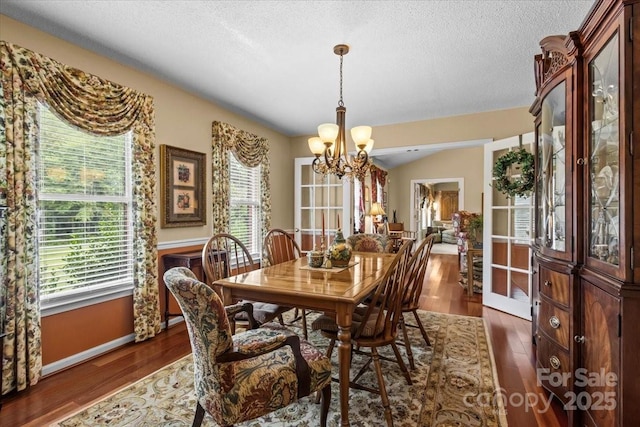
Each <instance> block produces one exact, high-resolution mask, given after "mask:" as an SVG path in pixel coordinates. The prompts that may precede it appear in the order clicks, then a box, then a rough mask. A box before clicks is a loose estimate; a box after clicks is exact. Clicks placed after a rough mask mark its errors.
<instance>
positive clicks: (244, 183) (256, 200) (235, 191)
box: [229, 152, 262, 261]
mask: <svg viewBox="0 0 640 427" xmlns="http://www.w3.org/2000/svg"><path fill="white" fill-rule="evenodd" d="M229 176H230V181H231V182H230V187H231V191H230V201H229V219H230V220H229V228H230V233H231V234H233V235H234V236H236V237H237V238H238V239H240V241H241V242H242V243H243V244H244V245H245V246H246V247H247V249H248V250H249V252H250V253H251V256H252V257H253V258H254V261H258V260H259V259H260V254H261V253H262V238H261V234H260V229H261V224H262V216H261V212H262V210H261V205H260V194H261V192H260V166H257V167H255V168H248V167H246V166H244V165H242V164H241V163H240V162H239V161H238V160H236V158H235V156H234V155H233V153H231V152H230V153H229Z"/></svg>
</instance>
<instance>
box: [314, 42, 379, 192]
mask: <svg viewBox="0 0 640 427" xmlns="http://www.w3.org/2000/svg"><path fill="white" fill-rule="evenodd" d="M333 52H334V53H335V54H336V55H339V56H340V100H339V101H338V107H337V108H336V123H335V124H334V123H323V124H321V125H320V126H318V136H314V137H312V138H309V149H310V150H311V152H312V153H313V155H314V156H316V158H315V159H313V163H312V164H311V166H312V167H313V170H314V172H315V173H318V174H322V175H331V174H333V175H336V176H337V177H338V178H340V179H341V178H342V177H343V176H346V177H347V178H356V179H358V180H363V179H364V177H365V175H366V174H367V172H368V170H369V166H370V165H371V161H370V159H369V152H370V151H371V149H372V148H373V139H371V126H356V127H354V128H353V129H351V138H352V139H353V141H354V143H355V145H356V148H357V154H356V155H355V156H350V155H349V154H348V153H347V141H346V134H345V130H344V121H345V113H346V112H347V109H346V108H345V106H344V101H343V100H342V60H343V56H344V55H346V54H347V53H349V46H347V45H346V44H339V45H337V46H335V47H334V48H333ZM321 157H324V158H321Z"/></svg>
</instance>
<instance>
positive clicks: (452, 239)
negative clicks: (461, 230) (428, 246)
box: [432, 220, 458, 245]
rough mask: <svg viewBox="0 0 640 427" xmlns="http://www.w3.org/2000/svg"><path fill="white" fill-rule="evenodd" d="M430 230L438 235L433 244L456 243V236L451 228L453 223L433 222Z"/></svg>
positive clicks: (454, 230)
mask: <svg viewBox="0 0 640 427" xmlns="http://www.w3.org/2000/svg"><path fill="white" fill-rule="evenodd" d="M432 228H433V230H434V231H435V232H437V233H438V235H437V236H436V237H435V239H434V240H433V242H434V243H450V244H454V245H455V244H457V243H458V235H457V233H456V229H455V228H454V227H453V221H450V220H449V221H445V220H435V221H433V222H432Z"/></svg>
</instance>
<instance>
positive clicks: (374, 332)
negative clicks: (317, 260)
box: [311, 241, 412, 426]
mask: <svg viewBox="0 0 640 427" xmlns="http://www.w3.org/2000/svg"><path fill="white" fill-rule="evenodd" d="M411 246H412V242H410V241H407V242H405V244H403V245H402V246H401V247H400V249H399V250H398V253H397V254H396V256H395V257H394V259H393V261H392V263H391V265H390V266H389V269H388V270H387V271H386V273H385V275H384V276H383V278H382V280H381V281H380V283H379V284H378V286H377V287H376V289H375V291H374V292H373V293H372V294H371V296H370V297H371V299H370V302H369V303H367V304H361V305H359V306H358V307H356V309H355V310H354V312H353V316H352V319H353V321H352V325H351V343H352V347H353V350H352V353H354V354H362V355H366V356H368V357H369V359H368V360H367V362H366V363H365V364H364V365H363V367H362V369H360V371H358V373H357V374H356V375H355V377H354V378H353V380H351V381H350V382H349V387H351V388H356V389H359V390H366V391H369V392H371V393H376V394H379V395H380V398H381V400H382V406H383V407H384V417H385V419H386V421H387V425H388V426H393V415H392V413H391V406H390V404H389V397H388V395H387V390H386V388H385V384H384V376H383V374H382V366H381V364H380V359H382V358H384V357H383V356H381V355H380V354H379V353H378V348H380V347H384V346H391V348H392V349H393V352H394V354H395V356H396V361H397V363H398V365H399V367H400V369H401V370H402V373H403V375H404V377H405V378H406V380H407V383H408V384H409V385H411V384H412V381H411V376H410V375H409V370H408V369H407V366H406V365H405V363H404V362H403V360H402V356H401V355H400V351H399V350H398V346H397V344H396V339H397V335H398V322H399V320H400V317H401V316H402V311H401V310H400V307H401V305H400V304H401V302H402V297H403V295H404V284H405V281H404V272H405V268H406V266H407V262H408V259H409V255H410V253H411V252H410V251H411ZM311 328H312V329H313V330H318V331H320V332H321V334H322V335H323V336H325V337H327V338H329V339H330V343H329V347H328V350H327V357H329V358H331V354H332V353H333V348H334V347H335V344H336V341H337V339H338V325H337V323H336V321H335V318H334V317H333V316H328V315H321V316H320V317H318V318H317V319H316V320H314V321H313V322H312V324H311ZM361 348H369V350H370V351H369V352H363V351H362V350H360V349H361ZM371 362H373V366H374V369H375V372H376V377H377V381H378V389H374V388H371V387H368V386H365V385H363V384H361V383H358V380H359V379H360V378H361V377H362V375H363V374H364V373H365V372H366V370H367V369H368V367H369V366H370V364H371Z"/></svg>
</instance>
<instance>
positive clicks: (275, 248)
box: [262, 228, 309, 339]
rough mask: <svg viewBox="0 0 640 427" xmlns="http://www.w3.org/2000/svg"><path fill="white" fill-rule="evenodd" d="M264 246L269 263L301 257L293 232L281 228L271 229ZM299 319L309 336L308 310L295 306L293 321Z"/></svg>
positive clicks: (278, 262) (305, 335)
mask: <svg viewBox="0 0 640 427" xmlns="http://www.w3.org/2000/svg"><path fill="white" fill-rule="evenodd" d="M262 246H263V248H264V251H265V253H266V256H267V261H268V262H269V265H276V264H280V263H282V262H285V261H291V260H294V259H298V258H300V254H301V251H300V246H298V243H297V242H296V241H295V239H294V238H293V237H292V236H291V234H289V233H287V232H286V231H284V230H282V229H280V228H272V229H271V230H269V231H268V232H267V234H266V235H265V237H264V244H263V245H262ZM298 320H300V321H301V323H302V333H303V334H304V337H305V339H306V338H309V337H308V331H307V312H306V310H304V309H300V313H299V314H298V309H297V308H295V312H294V315H293V320H292V322H297V321H298ZM292 322H290V323H289V324H291V323H292Z"/></svg>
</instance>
